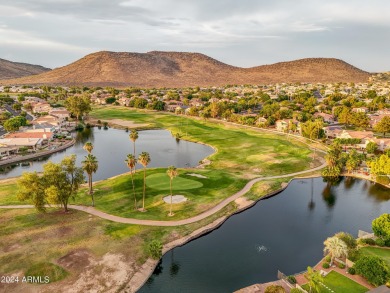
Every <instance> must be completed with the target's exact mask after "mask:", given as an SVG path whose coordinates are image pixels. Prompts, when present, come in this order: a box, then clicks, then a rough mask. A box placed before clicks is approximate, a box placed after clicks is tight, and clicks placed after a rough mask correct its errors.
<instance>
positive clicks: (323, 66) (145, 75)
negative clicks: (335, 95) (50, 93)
mask: <svg viewBox="0 0 390 293" xmlns="http://www.w3.org/2000/svg"><path fill="white" fill-rule="evenodd" d="M369 76H370V74H369V73H368V72H365V71H362V70H360V69H358V68H356V67H354V66H352V65H350V64H348V63H346V62H344V61H342V60H338V59H332V58H308V59H301V60H296V61H290V62H281V63H276V64H272V65H262V66H257V67H252V68H240V67H235V66H231V65H228V64H225V63H222V62H220V61H218V60H215V59H213V58H210V57H208V56H206V55H203V54H200V53H183V52H158V51H153V52H148V53H128V52H106V51H103V52H97V53H93V54H89V55H87V56H85V57H83V58H81V59H80V60H78V61H76V62H74V63H71V64H69V65H66V66H64V67H60V68H56V69H54V70H52V71H49V72H45V73H42V74H39V75H35V76H28V77H23V78H18V79H12V80H6V81H4V80H3V81H0V83H2V84H51V85H89V86H117V87H127V86H139V87H185V86H213V85H215V86H218V85H226V84H261V83H276V82H364V81H368V78H369Z"/></svg>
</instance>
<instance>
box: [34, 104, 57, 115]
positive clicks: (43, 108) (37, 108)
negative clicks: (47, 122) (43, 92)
mask: <svg viewBox="0 0 390 293" xmlns="http://www.w3.org/2000/svg"><path fill="white" fill-rule="evenodd" d="M51 109H52V108H51V106H50V104H49V103H36V104H33V105H32V111H33V113H49V112H50V111H51Z"/></svg>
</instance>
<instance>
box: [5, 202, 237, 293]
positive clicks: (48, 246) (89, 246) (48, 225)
mask: <svg viewBox="0 0 390 293" xmlns="http://www.w3.org/2000/svg"><path fill="white" fill-rule="evenodd" d="M233 211H235V206H234V204H230V205H228V206H226V207H225V208H224V209H223V210H221V211H220V212H218V213H216V214H215V215H212V216H211V217H209V218H207V219H205V220H202V221H199V222H197V223H193V224H190V225H185V226H180V227H148V226H138V225H127V224H120V223H113V222H110V221H107V220H103V219H100V218H98V217H94V216H91V215H88V214H86V213H84V212H80V211H71V212H70V213H66V214H64V213H63V212H62V211H58V210H56V209H48V212H47V213H44V214H42V213H37V212H36V211H35V210H34V209H14V210H13V209H9V210H2V209H0V240H1V241H0V272H1V273H2V274H3V275H14V274H16V273H19V274H21V275H27V274H31V275H40V276H43V275H48V276H50V277H51V278H50V280H51V281H53V282H55V281H56V280H61V279H62V278H65V279H64V281H65V282H66V283H67V284H71V283H72V282H76V281H77V280H79V278H80V275H81V274H82V273H84V272H85V270H86V268H87V266H88V265H89V264H91V262H97V261H101V259H102V257H103V256H105V255H107V254H109V255H120V256H121V258H122V260H123V261H125V262H126V263H128V264H129V266H131V267H133V268H134V269H137V268H139V267H140V266H141V265H142V264H143V263H144V262H145V261H146V259H147V257H148V255H147V249H146V246H147V244H148V243H149V242H150V241H151V240H160V241H162V242H163V243H167V242H170V241H173V240H175V239H178V238H181V237H183V236H185V235H187V234H189V233H191V232H192V231H194V230H196V229H198V228H200V227H202V226H205V225H206V224H208V223H210V222H212V221H214V220H216V219H218V218H220V217H223V216H226V215H228V214H231V213H232V212H233ZM72 255H73V256H77V258H75V259H73V262H71V263H70V262H69V256H72ZM78 255H80V257H78ZM67 259H68V261H66V260H67ZM66 263H68V264H69V263H70V264H71V266H66ZM64 264H65V265H64ZM104 266H105V265H104V264H103V263H101V264H99V265H96V267H93V270H94V271H93V274H91V275H92V276H94V278H95V279H96V280H99V281H100V280H103V278H106V279H107V280H106V281H107V282H106V283H105V282H102V284H103V286H110V284H111V280H110V279H109V278H110V276H109V275H104V276H102V275H99V273H100V272H101V270H102V269H103V268H104ZM89 269H91V268H89ZM126 281H127V277H126V278H124V279H123V282H126ZM2 285H4V284H2ZM35 286H37V285H35ZM38 286H39V289H41V290H43V291H45V292H60V291H61V292H62V281H57V282H55V283H54V286H57V287H50V289H47V290H45V288H46V285H38ZM0 287H1V286H0ZM37 288H38V287H34V288H30V289H31V292H32V291H34V292H35V291H36V290H37ZM3 289H4V288H3ZM14 289H15V288H14ZM84 289H85V292H87V291H88V290H87V288H84ZM109 289H112V288H111V287H105V290H106V291H108V290H109ZM4 290H6V291H4V292H7V289H6V288H5V289H4ZM0 291H1V290H0ZM103 291H104V290H103ZM103 291H102V292H103ZM9 292H11V290H10V291H9ZM23 292H30V291H29V290H28V289H26V290H24V291H23Z"/></svg>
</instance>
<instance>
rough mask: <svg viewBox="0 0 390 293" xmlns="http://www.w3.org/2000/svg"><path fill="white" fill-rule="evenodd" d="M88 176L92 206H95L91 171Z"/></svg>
mask: <svg viewBox="0 0 390 293" xmlns="http://www.w3.org/2000/svg"><path fill="white" fill-rule="evenodd" d="M88 177H89V194H90V195H91V198H92V206H93V207H94V206H95V199H94V197H93V190H92V173H91V174H88Z"/></svg>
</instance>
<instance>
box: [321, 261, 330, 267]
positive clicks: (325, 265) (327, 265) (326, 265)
mask: <svg viewBox="0 0 390 293" xmlns="http://www.w3.org/2000/svg"><path fill="white" fill-rule="evenodd" d="M322 267H323V268H324V269H329V267H330V265H329V263H328V262H324V263H322Z"/></svg>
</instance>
